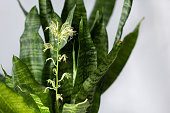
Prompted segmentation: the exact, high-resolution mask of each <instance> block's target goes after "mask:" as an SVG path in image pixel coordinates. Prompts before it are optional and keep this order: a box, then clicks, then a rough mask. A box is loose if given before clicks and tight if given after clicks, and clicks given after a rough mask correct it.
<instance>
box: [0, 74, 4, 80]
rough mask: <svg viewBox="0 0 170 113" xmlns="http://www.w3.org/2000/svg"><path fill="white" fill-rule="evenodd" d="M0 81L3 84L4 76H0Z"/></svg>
mask: <svg viewBox="0 0 170 113" xmlns="http://www.w3.org/2000/svg"><path fill="white" fill-rule="evenodd" d="M0 81H1V82H4V75H2V74H0Z"/></svg>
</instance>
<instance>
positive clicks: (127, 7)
mask: <svg viewBox="0 0 170 113" xmlns="http://www.w3.org/2000/svg"><path fill="white" fill-rule="evenodd" d="M132 2H133V0H124V3H123V9H122V14H121V17H120V22H119V26H118V30H117V34H116V38H115V42H114V44H115V43H116V42H117V41H119V40H120V39H121V36H122V31H123V27H124V25H125V23H126V20H127V18H128V17H129V14H130V11H131V7H132Z"/></svg>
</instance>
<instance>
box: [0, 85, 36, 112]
mask: <svg viewBox="0 0 170 113" xmlns="http://www.w3.org/2000/svg"><path fill="white" fill-rule="evenodd" d="M0 100H1V101H0V111H1V112H2V113H36V112H35V111H34V110H32V109H30V108H29V107H28V106H27V104H26V103H25V102H24V99H23V97H22V96H20V95H19V94H17V93H15V92H14V91H13V90H11V89H10V88H8V87H7V86H6V85H5V84H3V83H2V82H0Z"/></svg>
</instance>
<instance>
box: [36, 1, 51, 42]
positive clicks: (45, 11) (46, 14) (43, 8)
mask: <svg viewBox="0 0 170 113" xmlns="http://www.w3.org/2000/svg"><path fill="white" fill-rule="evenodd" d="M39 9H40V19H41V25H42V28H43V30H44V31H45V29H46V27H48V26H49V22H50V21H49V20H50V15H51V14H52V13H53V12H54V10H53V6H52V3H51V0H39ZM49 33H50V32H49V30H47V31H46V32H44V35H45V41H46V43H48V42H49Z"/></svg>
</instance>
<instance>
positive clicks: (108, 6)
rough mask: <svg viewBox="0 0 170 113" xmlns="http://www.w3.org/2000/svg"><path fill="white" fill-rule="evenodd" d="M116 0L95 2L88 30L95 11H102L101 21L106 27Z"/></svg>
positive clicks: (97, 0)
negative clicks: (102, 20)
mask: <svg viewBox="0 0 170 113" xmlns="http://www.w3.org/2000/svg"><path fill="white" fill-rule="evenodd" d="M115 2H116V0H96V3H95V6H94V8H93V10H92V12H91V15H90V18H89V21H88V25H89V28H91V27H92V24H93V22H94V21H95V15H96V13H97V11H99V12H102V10H103V19H104V23H105V25H106V26H107V24H108V22H109V19H110V17H111V15H112V12H113V9H114V6H115Z"/></svg>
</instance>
